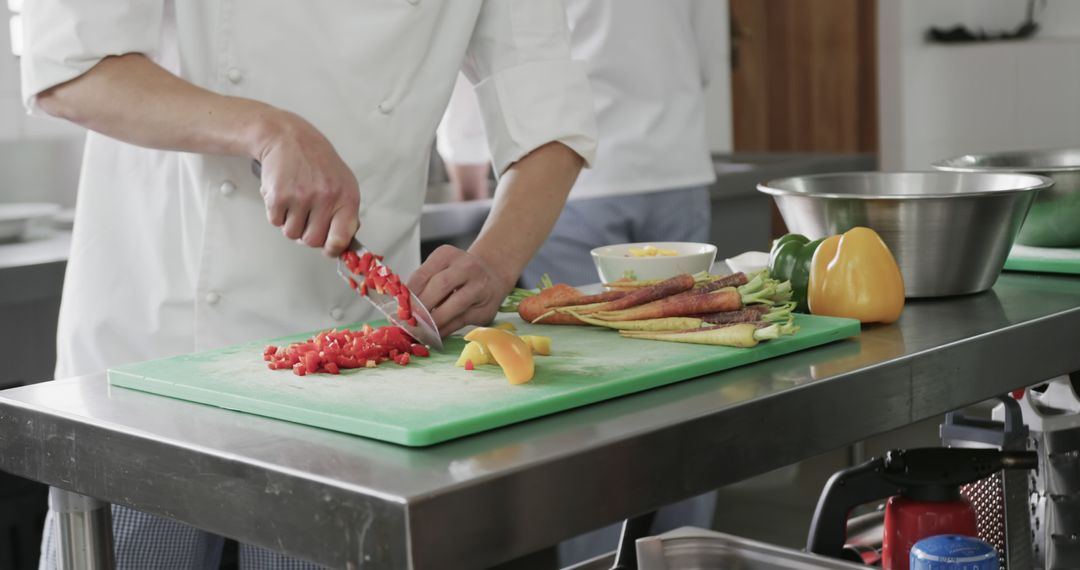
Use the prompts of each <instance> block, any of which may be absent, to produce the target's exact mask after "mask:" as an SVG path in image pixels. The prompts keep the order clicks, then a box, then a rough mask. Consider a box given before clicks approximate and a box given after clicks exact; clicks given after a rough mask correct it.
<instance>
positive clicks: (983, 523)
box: [960, 473, 1008, 569]
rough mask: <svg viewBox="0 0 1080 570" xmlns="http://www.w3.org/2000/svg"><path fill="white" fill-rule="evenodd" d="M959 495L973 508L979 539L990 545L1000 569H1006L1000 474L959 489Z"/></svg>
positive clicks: (1003, 489) (1003, 508)
mask: <svg viewBox="0 0 1080 570" xmlns="http://www.w3.org/2000/svg"><path fill="white" fill-rule="evenodd" d="M960 494H961V495H962V496H963V497H964V498H965V499H967V501H968V502H969V503H971V506H973V507H975V516H976V517H978V520H977V521H976V523H977V527H978V529H979V538H980V539H981V540H983V541H984V542H987V543H989V544H992V545H993V546H994V548H995V549H996V550H997V552H998V559H999V560H1002V561H1003V562H1002V564H1001V568H1002V569H1004V568H1007V566H1008V559H1007V558H1006V557H1005V488H1004V484H1003V481H1002V477H1001V474H1000V473H998V474H996V475H992V476H990V477H987V478H986V479H983V480H982V481H977V482H975V483H972V484H970V485H964V486H963V487H961V488H960Z"/></svg>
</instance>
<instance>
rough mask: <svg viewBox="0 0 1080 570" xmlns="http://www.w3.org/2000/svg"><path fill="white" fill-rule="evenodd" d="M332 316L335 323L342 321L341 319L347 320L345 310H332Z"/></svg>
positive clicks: (336, 308) (335, 308)
mask: <svg viewBox="0 0 1080 570" xmlns="http://www.w3.org/2000/svg"><path fill="white" fill-rule="evenodd" d="M330 316H331V317H332V318H333V319H334V320H335V321H340V320H341V319H344V318H345V310H344V309H342V308H341V307H334V308H333V309H330Z"/></svg>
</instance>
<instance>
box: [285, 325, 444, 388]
mask: <svg viewBox="0 0 1080 570" xmlns="http://www.w3.org/2000/svg"><path fill="white" fill-rule="evenodd" d="M429 354H430V353H429V352H428V349H427V347H426V346H424V345H422V344H417V343H416V341H414V340H413V339H412V337H410V336H409V334H408V333H406V332H405V330H404V329H402V328H401V327H394V326H386V327H379V328H377V329H375V328H372V327H371V326H370V325H364V326H363V328H361V329H360V330H358V331H352V330H342V331H339V330H336V329H335V330H329V331H323V332H321V333H319V334H317V335H315V336H314V337H312V338H310V339H308V340H306V341H304V342H296V343H293V344H290V345H288V346H274V345H270V346H268V347H266V350H265V351H263V359H264V360H266V361H267V362H268V363H269V366H270V370H284V369H287V368H291V369H292V371H293V374H296V375H297V376H305V375H307V374H315V373H318V372H326V373H329V374H339V373H340V372H341V369H343V368H361V367H366V368H375V367H376V366H378V365H379V364H381V363H383V362H386V361H389V360H393V361H394V362H396V363H398V364H399V365H401V366H405V365H407V364H408V363H409V359H410V357H411V356H428V355H429Z"/></svg>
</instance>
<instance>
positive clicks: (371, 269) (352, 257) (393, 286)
mask: <svg viewBox="0 0 1080 570" xmlns="http://www.w3.org/2000/svg"><path fill="white" fill-rule="evenodd" d="M382 259H383V256H381V255H372V253H371V252H370V251H369V252H365V253H364V255H362V256H361V255H357V254H356V252H355V251H352V250H348V251H346V252H345V253H343V254H341V260H342V261H344V262H345V267H348V268H349V271H350V272H351V273H352V274H353V275H357V276H359V277H361V280H360V282H359V283H357V281H355V280H353V279H349V286H350V287H352V288H353V289H359V290H360V294H361V295H365V296H366V295H367V293H368V290H369V289H374V290H375V291H377V292H379V293H380V294H383V295H390V296H392V297H397V302H398V310H397V318H398V319H399V320H401V321H402V322H407V323H409V324H410V325H414V326H415V325H416V317H413V314H412V297H411V296H410V294H409V288H408V287H406V286H405V284H404V283H402V282H401V277H398V275H397V274H396V273H394V272H393V271H390V268H389V267H387V266H385V265H383V264H382V263H380V262H381V261H382Z"/></svg>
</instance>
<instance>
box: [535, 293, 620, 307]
mask: <svg viewBox="0 0 1080 570" xmlns="http://www.w3.org/2000/svg"><path fill="white" fill-rule="evenodd" d="M628 293H629V291H605V292H603V293H597V294H595V295H585V296H583V297H578V298H577V299H574V300H572V301H571V300H569V299H567V300H564V301H557V302H555V303H549V304H548V308H550V309H554V308H558V307H566V306H569V305H574V306H575V307H577V306H581V305H592V304H599V303H606V302H608V301H615V300H617V299H621V298H623V297H625V296H626V295H627V294H628Z"/></svg>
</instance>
